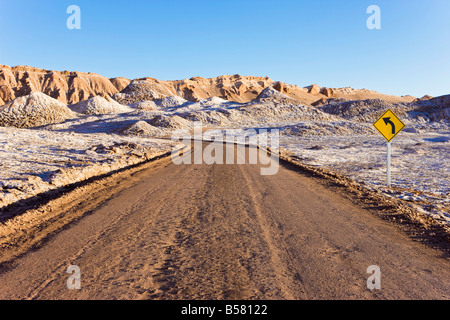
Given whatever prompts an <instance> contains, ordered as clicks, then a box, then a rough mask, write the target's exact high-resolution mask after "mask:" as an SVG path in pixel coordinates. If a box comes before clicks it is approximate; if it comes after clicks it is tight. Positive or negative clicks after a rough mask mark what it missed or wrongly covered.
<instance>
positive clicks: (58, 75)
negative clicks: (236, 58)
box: [0, 65, 416, 105]
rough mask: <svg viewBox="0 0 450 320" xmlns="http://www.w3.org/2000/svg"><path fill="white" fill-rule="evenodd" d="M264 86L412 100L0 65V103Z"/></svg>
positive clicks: (319, 100) (218, 93)
mask: <svg viewBox="0 0 450 320" xmlns="http://www.w3.org/2000/svg"><path fill="white" fill-rule="evenodd" d="M267 87H274V88H275V89H276V90H278V91H279V92H281V93H284V94H286V95H287V96H289V97H291V98H292V99H295V100H297V101H299V102H300V103H302V104H307V105H312V104H315V105H318V104H324V103H326V102H327V100H328V99H345V100H365V99H381V100H384V101H388V102H394V103H396V102H411V101H414V100H416V98H415V97H412V96H402V97H398V96H393V95H386V94H382V93H378V92H376V91H371V90H367V89H353V88H327V87H320V86H318V85H316V84H313V85H310V86H307V87H304V88H302V87H299V86H296V85H290V84H286V83H283V82H281V81H274V80H272V79H270V78H268V77H255V76H241V75H238V74H236V75H224V76H219V77H215V78H202V77H193V78H190V79H184V80H169V81H166V80H158V79H155V78H150V77H146V78H140V79H135V80H130V79H127V78H123V77H117V78H106V77H104V76H101V75H98V74H95V73H85V72H77V71H53V70H45V69H39V68H33V67H29V66H16V67H9V66H6V65H0V105H3V104H5V103H7V102H10V101H12V100H13V99H15V98H17V97H21V96H25V95H29V94H31V93H33V92H43V93H45V94H46V95H48V96H50V97H52V98H54V99H57V100H59V101H61V102H62V103H64V104H75V103H78V102H80V101H83V100H87V99H89V98H92V97H95V96H102V97H104V98H108V97H113V98H114V99H115V100H117V101H118V102H120V103H122V104H129V103H135V102H139V101H146V100H155V99H161V98H164V97H167V96H173V95H177V96H180V97H181V98H183V99H186V100H189V101H198V100H201V99H206V98H210V97H219V98H222V99H226V100H230V101H235V102H249V101H251V100H253V99H255V98H257V97H258V95H259V94H260V93H261V92H262V91H263V90H264V89H265V88H267Z"/></svg>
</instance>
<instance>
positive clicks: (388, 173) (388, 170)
mask: <svg viewBox="0 0 450 320" xmlns="http://www.w3.org/2000/svg"><path fill="white" fill-rule="evenodd" d="M386 184H387V186H388V188H390V187H391V143H390V142H388V143H387V164H386Z"/></svg>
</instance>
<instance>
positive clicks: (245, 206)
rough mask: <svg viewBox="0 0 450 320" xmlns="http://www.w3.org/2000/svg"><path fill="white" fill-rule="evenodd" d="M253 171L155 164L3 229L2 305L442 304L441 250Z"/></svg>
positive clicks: (286, 177)
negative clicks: (77, 280) (376, 280)
mask: <svg viewBox="0 0 450 320" xmlns="http://www.w3.org/2000/svg"><path fill="white" fill-rule="evenodd" d="M186 156H187V155H186ZM241 156H242V155H241ZM260 167H261V165H251V164H245V165H231V164H228V165H206V164H202V165H184V164H182V165H175V164H173V163H172V162H171V159H170V158H164V159H160V160H157V161H155V162H151V163H147V164H145V165H143V166H140V167H138V168H134V169H131V170H128V171H124V172H121V173H118V174H115V175H112V176H110V177H107V178H105V179H103V180H99V181H96V182H94V183H92V184H88V185H86V186H83V187H80V188H78V189H76V190H74V191H73V192H69V193H67V194H65V195H63V196H62V197H61V198H59V199H57V200H52V201H50V202H49V203H48V204H47V205H45V206H44V208H43V209H37V210H32V211H30V212H27V213H25V214H22V215H19V216H16V217H13V218H11V219H9V220H7V221H4V222H3V225H2V226H1V227H0V245H2V253H1V257H0V261H2V264H1V268H0V298H2V299H449V298H450V263H449V260H448V257H447V256H446V254H445V253H444V252H443V251H441V250H438V249H435V248H431V247H430V246H427V245H425V244H424V243H421V242H418V241H413V240H412V239H411V237H410V236H408V234H407V233H405V232H404V231H403V230H402V229H401V228H399V227H398V226H397V225H396V224H393V223H391V222H389V221H386V220H383V219H380V217H378V216H377V215H374V214H373V213H372V212H371V211H370V210H369V209H364V208H362V207H361V206H357V205H356V204H355V203H354V202H352V201H351V199H349V198H348V197H346V196H344V195H342V194H340V193H337V192H334V191H333V190H332V189H330V188H328V187H327V186H326V184H323V183H320V181H318V180H317V179H314V178H312V177H310V176H308V175H306V174H304V173H301V172H299V171H297V170H293V169H292V168H291V167H290V166H289V165H285V164H282V165H280V168H279V171H278V173H277V174H276V175H272V176H262V175H260ZM69 265H77V266H79V267H80V269H81V289H80V290H69V289H68V288H67V286H66V281H67V279H68V277H69V276H70V275H69V274H67V273H66V270H67V267H68V266H69ZM370 265H377V266H379V267H380V269H381V289H380V290H372V291H370V290H368V289H367V287H366V280H367V278H368V277H369V274H367V273H366V270H367V267H368V266H370Z"/></svg>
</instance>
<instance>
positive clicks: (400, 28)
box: [0, 0, 450, 96]
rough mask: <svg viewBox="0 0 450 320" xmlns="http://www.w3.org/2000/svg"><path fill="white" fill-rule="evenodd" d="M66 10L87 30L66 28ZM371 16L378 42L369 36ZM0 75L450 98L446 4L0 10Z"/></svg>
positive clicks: (60, 1) (242, 0)
mask: <svg viewBox="0 0 450 320" xmlns="http://www.w3.org/2000/svg"><path fill="white" fill-rule="evenodd" d="M71 4H76V5H78V6H79V7H80V8H81V30H69V29H67V27H66V20H67V18H68V17H69V14H67V13H66V10H67V7H68V6H69V5H71ZM371 4H375V5H378V6H379V7H380V8H381V30H369V29H367V27H366V20H367V18H368V17H369V14H367V13H366V9H367V7H368V6H369V5H371ZM0 64H6V65H10V66H15V65H30V66H34V67H39V68H44V69H54V70H72V71H84V72H95V73H98V74H101V75H104V76H106V77H116V76H123V77H127V78H131V79H134V78H138V77H144V76H150V77H154V78H158V79H162V80H175V79H185V78H190V77H193V76H202V77H215V76H218V75H222V74H236V73H239V74H241V75H255V76H269V77H270V78H272V79H274V80H280V81H283V82H286V83H291V84H297V85H299V86H306V85H309V84H311V83H317V84H319V85H321V86H327V87H346V86H351V87H354V88H367V89H371V90H377V91H380V92H383V93H387V94H396V95H406V94H411V95H414V96H423V95H424V94H430V95H433V96H438V95H443V94H449V93H450V1H448V0H428V1H419V0H395V1H393V0H388V1H385V0H373V1H366V0H346V1H337V0H315V1H312V0H308V1H301V0H294V1H282V0H280V1H265V0H259V1H253V0H248V1H246V0H204V1H203V0H202V1H197V0H189V1H175V0H147V1H132V0H129V1H114V0H108V1H107V0H70V1H66V0H54V1H48V0H40V1H35V0H27V1H21V0H14V1H12V0H0Z"/></svg>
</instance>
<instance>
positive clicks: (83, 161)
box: [0, 80, 450, 224]
mask: <svg viewBox="0 0 450 320" xmlns="http://www.w3.org/2000/svg"><path fill="white" fill-rule="evenodd" d="M278 89H280V90H281V92H280V90H277V89H275V88H273V87H270V86H267V87H266V88H265V89H263V90H262V91H261V92H260V93H259V95H257V96H256V98H254V99H253V100H251V101H249V102H243V103H238V102H233V101H228V100H224V99H222V98H219V97H215V96H212V97H208V98H204V99H198V100H196V101H188V100H186V99H184V98H183V97H181V96H177V95H175V94H172V93H170V94H168V93H167V92H163V91H164V90H162V89H161V88H160V87H158V86H155V84H154V83H153V82H152V83H149V82H148V81H146V80H139V81H133V82H131V83H130V85H129V86H128V87H126V88H125V89H124V90H123V91H121V92H120V93H116V94H114V95H113V97H114V98H115V99H116V100H117V101H116V100H114V99H113V98H111V97H109V96H107V97H101V96H93V97H91V98H89V99H85V100H83V101H81V102H78V103H76V104H72V105H69V106H66V105H65V104H63V103H62V102H60V101H57V100H55V99H52V98H50V97H48V96H46V95H45V94H42V93H33V94H31V95H28V96H24V97H20V98H16V99H15V100H12V101H11V102H9V103H8V104H6V105H5V106H3V107H0V121H1V123H0V125H1V126H3V127H0V159H1V163H0V167H1V172H0V208H1V207H4V206H6V205H8V204H11V203H13V202H15V201H17V200H20V199H24V198H27V197H31V196H33V195H36V194H38V193H41V192H45V191H47V190H50V189H52V188H57V187H60V186H63V185H66V184H70V183H73V182H77V181H81V180H84V179H87V178H89V177H92V176H95V175H99V174H103V173H106V172H109V171H111V170H116V169H118V168H123V167H126V166H127V165H130V164H135V163H138V162H140V161H144V160H145V159H149V158H151V157H154V156H155V155H159V154H163V153H166V152H169V151H170V150H172V149H173V148H175V147H176V141H171V140H170V138H171V136H172V134H173V133H174V132H175V131H176V130H180V129H185V130H188V131H191V130H192V129H193V128H194V124H198V123H201V125H202V127H203V128H204V129H205V130H208V129H209V130H215V131H210V132H215V133H220V132H223V131H224V130H227V129H234V130H237V131H236V132H237V135H239V134H245V132H246V130H247V129H255V130H256V132H258V131H259V130H260V129H277V130H279V132H280V140H279V141H280V149H281V150H282V151H283V152H285V153H290V154H292V155H294V156H295V157H296V158H297V159H298V160H299V161H301V162H302V163H305V164H308V165H312V166H317V167H320V168H326V169H329V170H332V171H335V172H337V173H340V174H342V175H345V176H347V177H349V178H352V179H354V180H355V181H357V182H359V183H362V184H364V185H365V186H366V187H367V188H370V189H372V190H377V191H378V192H382V193H385V194H386V195H388V196H393V197H397V198H399V199H402V200H404V201H405V202H407V203H410V204H412V205H414V206H416V207H417V209H418V210H421V211H422V212H423V213H425V214H427V215H430V216H432V217H434V218H436V219H438V220H439V221H442V222H443V223H448V224H450V215H449V190H450V182H449V181H450V179H449V178H450V177H449V174H450V170H449V169H450V168H449V165H448V161H447V158H448V154H449V151H450V146H449V141H450V129H449V120H450V119H449V98H448V96H444V97H438V98H434V99H432V98H427V99H424V100H416V101H412V102H411V101H410V100H411V99H408V101H405V100H401V99H397V100H398V101H397V100H395V99H391V100H390V101H387V100H382V99H378V98H377V99H362V100H345V99H343V98H331V99H328V100H324V99H323V101H321V103H317V104H304V103H300V102H299V101H298V100H296V99H294V98H293V97H292V95H290V96H289V95H287V94H285V93H283V92H282V91H283V90H282V89H283V88H282V87H280V88H278ZM305 90H309V91H314V87H311V88H306V89H305ZM317 90H318V89H317ZM321 90H322V89H321ZM322 91H323V90H322ZM387 108H390V109H392V110H393V111H394V112H395V113H396V114H398V115H399V116H400V118H401V119H402V120H403V121H404V122H405V124H406V128H405V130H404V131H403V132H401V133H400V134H399V135H398V136H397V137H396V138H395V139H394V140H393V143H392V146H393V148H392V150H393V153H392V185H393V186H392V188H390V189H388V188H386V187H385V177H386V173H385V171H386V167H385V166H386V142H385V140H384V139H383V138H382V137H381V136H380V135H379V133H378V132H377V131H376V130H375V129H374V128H373V126H372V123H373V122H374V121H375V120H376V119H377V118H378V117H379V116H380V115H381V114H382V113H383V112H384V111H385V110H386V109H387ZM25 128H27V129H25ZM239 130H240V131H239ZM239 132H240V133H239Z"/></svg>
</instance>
